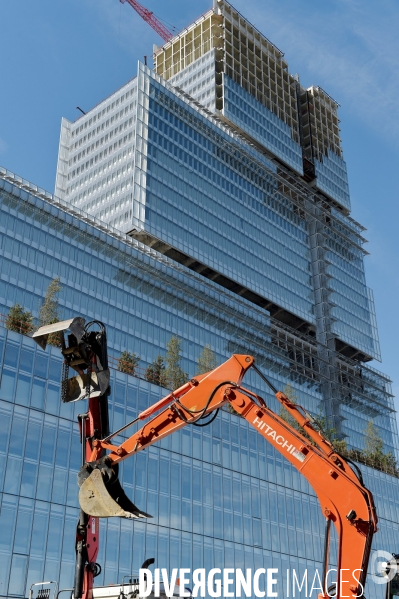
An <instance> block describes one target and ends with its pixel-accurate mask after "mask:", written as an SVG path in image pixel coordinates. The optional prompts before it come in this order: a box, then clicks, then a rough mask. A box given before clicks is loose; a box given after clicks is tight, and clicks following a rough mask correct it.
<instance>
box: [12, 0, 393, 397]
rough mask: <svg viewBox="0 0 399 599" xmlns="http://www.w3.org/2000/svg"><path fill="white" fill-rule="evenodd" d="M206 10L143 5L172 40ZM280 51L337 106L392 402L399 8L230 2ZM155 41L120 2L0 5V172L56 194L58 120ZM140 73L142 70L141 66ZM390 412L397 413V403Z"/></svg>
mask: <svg viewBox="0 0 399 599" xmlns="http://www.w3.org/2000/svg"><path fill="white" fill-rule="evenodd" d="M211 4H212V0H197V1H196V2H195V3H194V2H187V1H186V2H184V1H183V0H171V1H169V2H165V1H162V0H146V6H147V8H149V9H150V10H153V11H154V13H155V14H156V15H157V16H158V17H160V18H162V19H164V20H165V21H167V22H168V23H170V24H173V25H175V26H176V27H177V29H182V28H183V27H184V26H185V25H187V24H188V23H190V22H191V21H192V20H193V19H195V18H196V17H198V16H199V15H201V14H202V13H203V12H206V11H207V10H208V9H209V8H211ZM233 4H234V6H235V7H236V8H237V9H238V10H239V11H240V12H242V13H243V14H244V15H245V16H246V17H247V18H248V19H249V20H250V21H251V22H252V23H253V24H254V25H255V26H256V27H257V28H258V29H260V30H261V31H262V32H263V33H264V34H265V35H266V36H267V37H268V38H269V39H270V40H271V41H272V42H273V43H275V44H276V45H277V46H278V47H279V48H280V49H281V50H283V51H284V52H285V56H286V59H287V61H288V64H289V70H290V72H291V73H299V75H300V78H301V83H302V85H304V86H306V87H308V86H309V85H312V84H314V85H320V86H321V87H323V88H324V89H325V90H326V91H327V92H328V93H329V94H330V95H331V96H332V97H333V98H334V99H336V100H337V101H338V102H339V103H340V104H341V109H340V118H341V129H342V132H341V135H342V139H343V148H344V157H345V159H346V161H347V165H348V172H349V184H350V191H351V197H352V208H353V212H352V216H353V218H355V219H356V220H358V221H359V222H361V223H362V224H363V225H364V226H366V227H367V229H368V230H367V232H366V237H367V239H369V244H368V246H367V249H368V251H369V252H370V256H368V257H367V258H366V272H367V280H368V285H369V286H370V287H371V288H372V289H373V290H374V295H375V302H376V310H377V322H378V326H379V331H380V341H381V349H382V357H383V363H382V364H379V363H375V364H374V366H375V367H376V368H379V369H380V370H383V371H384V372H386V373H387V374H388V375H389V376H390V377H391V378H392V379H393V381H394V391H395V392H396V395H398V396H399V369H398V356H399V348H398V342H397V341H398V339H399V319H398V317H397V312H398V299H397V298H398V296H399V273H398V264H399V242H398V239H399V226H398V225H399V206H398V200H399V177H398V174H397V170H398V165H399V117H398V114H399V58H398V57H399V36H398V35H397V30H398V25H399V3H398V2H397V0H378V2H376V1H375V0H328V1H326V0H324V1H320V0H252V1H251V2H248V1H244V0H233ZM160 42H161V40H160V38H159V37H158V36H157V34H156V33H155V32H153V31H152V30H151V28H150V27H149V26H148V25H147V24H146V23H144V22H143V21H142V20H141V19H140V17H139V16H138V15H137V14H136V13H135V11H134V10H133V9H132V8H131V7H130V6H128V5H127V4H121V3H120V2H119V1H118V0H62V1H61V0H39V1H38V2H32V0H18V2H9V1H8V2H6V1H3V2H2V35H1V37H0V56H1V84H0V164H1V165H2V166H5V167H6V168H8V169H10V170H12V171H14V172H15V173H17V174H19V175H21V176H23V177H25V178H26V179H28V180H30V181H32V182H34V183H36V184H38V185H40V186H42V187H44V188H46V189H47V190H49V191H53V189H54V180H55V168H56V160H57V150H58V136H59V128H60V120H61V117H62V116H65V117H66V118H68V119H70V120H75V119H76V118H77V117H78V116H79V113H78V112H77V110H76V108H75V107H76V106H77V105H79V106H81V107H82V108H83V110H88V109H90V108H91V107H92V106H94V105H95V104H96V103H97V102H98V101H100V100H101V99H103V98H104V97H106V96H107V95H109V94H110V93H111V92H113V91H114V90H115V89H116V88H117V87H119V86H121V85H123V84H124V83H125V82H126V81H127V80H129V79H131V78H132V77H133V76H134V75H135V73H136V69H137V60H138V59H143V56H144V55H147V56H148V57H149V61H150V57H151V54H152V44H153V43H158V44H160ZM149 64H150V62H149ZM398 407H399V403H398Z"/></svg>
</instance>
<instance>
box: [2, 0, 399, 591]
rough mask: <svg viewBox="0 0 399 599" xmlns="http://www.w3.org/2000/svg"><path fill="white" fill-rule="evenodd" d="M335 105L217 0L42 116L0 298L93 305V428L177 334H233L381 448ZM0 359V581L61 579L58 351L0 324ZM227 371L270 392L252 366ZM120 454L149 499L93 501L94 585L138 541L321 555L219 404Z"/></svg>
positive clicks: (385, 478)
mask: <svg viewBox="0 0 399 599" xmlns="http://www.w3.org/2000/svg"><path fill="white" fill-rule="evenodd" d="M337 109H338V105H337V103H336V102H335V101H334V100H332V99H331V98H330V97H329V96H328V94H327V93H326V92H324V91H323V90H322V89H321V88H309V89H304V88H303V87H302V86H301V85H300V82H299V79H298V77H297V76H294V77H293V76H292V75H290V74H289V72H288V65H287V63H286V62H285V60H284V55H283V53H282V52H281V51H280V50H278V48H276V47H275V46H274V45H273V44H272V43H271V42H270V41H269V40H267V39H266V38H265V37H264V36H263V35H262V34H261V33H260V32H258V31H257V30H256V29H255V28H254V27H253V26H252V25H251V24H250V23H248V22H247V21H246V20H245V18H244V17H243V16H242V15H240V14H239V13H237V11H235V9H234V8H233V7H232V6H230V5H229V4H228V3H227V2H224V1H223V0H219V1H216V2H215V3H214V7H213V9H212V10H211V11H209V12H208V13H206V14H205V15H204V16H203V17H201V18H200V19H199V20H198V21H196V22H194V23H193V24H192V25H190V26H189V27H187V29H186V30H185V31H183V32H182V33H181V34H179V35H177V36H176V37H174V38H173V39H172V40H171V41H170V42H168V43H167V44H165V45H164V46H163V47H162V48H160V49H158V50H157V52H156V54H155V72H151V71H150V69H148V68H147V67H146V66H144V65H142V64H139V65H138V73H137V77H136V78H135V79H133V80H132V81H130V82H129V83H128V84H126V85H125V86H124V87H122V88H121V89H119V90H118V91H117V92H115V93H114V94H112V95H111V96H110V97H109V98H107V99H105V100H104V101H102V102H100V103H99V104H98V105H97V106H96V107H95V108H93V109H92V110H91V111H89V112H88V113H87V114H86V115H83V116H81V117H80V118H79V119H78V120H77V121H76V122H74V123H70V122H69V121H67V120H66V119H63V121H62V126H61V138H60V151H59V159H58V167H57V180H56V192H55V195H54V196H52V195H51V194H48V193H46V192H45V191H43V190H40V189H38V188H36V187H35V186H34V185H32V184H30V183H29V182H27V181H25V180H23V179H21V178H19V177H17V176H16V175H13V174H12V173H10V172H8V171H5V170H2V171H0V174H1V177H0V202H1V206H0V210H1V218H0V231H1V233H2V236H1V248H0V249H1V254H0V259H1V278H0V312H2V313H3V314H4V315H6V314H7V312H8V310H9V308H10V307H11V306H12V305H15V303H19V304H20V305H21V306H23V307H24V308H25V309H29V310H31V311H32V313H33V314H34V316H37V314H38V312H37V310H38V303H39V301H40V300H41V298H42V297H43V293H44V290H45V289H46V287H47V285H48V284H49V283H50V281H51V280H52V279H54V278H55V277H57V276H59V277H60V283H61V286H62V291H61V293H60V311H61V314H60V316H61V317H65V318H68V317H71V316H75V315H82V316H84V317H86V318H90V319H93V318H95V319H98V320H101V321H103V322H104V323H105V325H106V327H107V332H108V342H109V352H110V354H111V363H112V364H114V366H115V369H114V370H113V371H112V390H113V392H112V400H111V406H112V428H113V429H116V428H119V427H120V426H122V425H123V423H124V422H126V421H127V420H130V419H132V418H134V416H135V415H137V413H138V412H139V411H141V410H142V409H143V408H145V407H146V406H148V405H149V404H150V403H153V402H154V401H156V400H157V399H158V398H159V397H160V396H161V395H162V394H163V393H164V392H165V391H164V390H162V389H160V388H159V387H157V386H155V385H153V384H151V383H149V382H148V381H147V380H145V379H146V376H145V370H146V367H147V366H148V365H150V364H151V363H152V362H153V361H154V360H155V359H156V358H157V356H158V355H159V354H160V355H164V354H165V351H166V344H167V342H168V341H169V339H170V338H171V337H172V336H178V337H179V338H180V340H181V348H182V368H183V370H184V371H185V372H187V373H188V374H189V375H193V374H194V373H195V371H196V364H197V360H198V357H199V355H200V354H201V352H202V350H203V348H204V347H205V346H206V345H209V346H210V347H211V348H212V350H213V352H214V354H215V357H216V359H217V361H219V362H221V361H223V360H225V359H226V358H228V357H229V356H230V355H231V353H233V352H238V353H249V354H251V355H254V356H255V357H256V360H257V364H258V365H259V367H260V368H261V369H262V370H264V372H265V374H266V375H267V376H268V377H269V378H270V379H271V380H272V381H273V383H274V384H275V386H276V387H278V388H280V389H284V388H285V386H286V385H287V384H288V385H290V388H291V392H292V393H294V394H295V397H296V399H297V401H298V402H299V403H300V404H302V405H303V406H304V407H305V408H306V409H307V410H308V411H309V412H311V413H312V414H314V415H318V414H321V415H322V416H324V415H325V417H326V419H327V423H328V425H329V427H331V428H335V429H336V431H337V433H338V434H339V435H340V436H341V437H342V438H345V439H346V441H347V444H348V446H349V447H350V448H354V449H359V450H361V449H363V448H364V446H365V431H366V429H367V426H368V423H369V421H370V420H372V421H373V423H374V426H375V430H376V431H378V434H379V436H380V437H381V439H382V440H383V441H384V450H385V451H386V452H388V451H390V452H392V455H393V456H395V457H399V453H398V452H399V443H398V441H399V439H398V433H397V426H396V420H395V411H394V406H393V398H392V394H391V389H390V381H389V379H388V378H387V377H386V376H385V375H383V374H382V373H380V372H378V371H377V370H375V369H374V368H372V367H371V366H370V365H368V362H369V361H370V360H372V359H379V358H380V352H379V345H378V335H377V329H376V323H375V315H374V306H373V299H372V292H371V290H370V289H369V288H368V287H367V286H366V281H365V275H364V263H363V258H364V255H365V251H364V249H363V243H364V237H363V231H364V229H363V227H362V226H361V225H359V224H358V223H357V222H356V221H355V220H353V218H352V217H351V216H350V202H349V192H348V184H347V176H346V165H345V162H344V160H343V157H342V149H341V145H340V139H339V128H338V123H339V121H338V115H337ZM125 350H127V351H131V352H136V354H138V356H139V357H140V364H139V367H138V369H137V370H136V373H135V376H129V375H127V374H125V373H122V372H120V371H117V370H116V367H117V360H118V357H119V356H120V354H121V352H122V351H125ZM0 369H1V370H0V374H1V379H0V410H1V418H0V427H2V432H1V434H0V452H2V456H3V457H2V463H4V464H5V468H4V469H3V470H0V501H1V502H2V503H1V512H0V518H1V522H0V530H2V531H3V532H2V534H1V535H0V555H1V559H0V597H24V596H26V594H27V592H28V590H29V586H30V584H31V583H32V582H36V581H38V580H40V579H42V580H43V579H46V580H48V579H52V580H59V581H60V584H61V586H62V587H64V588H65V587H67V588H68V587H70V586H71V583H72V579H73V562H74V528H75V523H76V519H77V497H76V495H77V488H76V480H75V474H76V472H77V470H78V468H79V461H80V458H79V456H80V447H79V440H78V431H77V425H76V416H77V414H78V413H79V412H80V411H81V409H82V408H81V405H80V404H75V405H74V406H71V405H62V404H61V401H60V398H59V387H60V370H61V359H60V355H59V352H58V350H57V349H56V348H51V349H50V351H46V352H43V351H42V350H41V349H39V348H38V347H35V346H34V343H33V341H32V340H31V339H30V338H29V337H28V336H22V335H20V334H18V333H16V332H13V331H7V329H5V328H4V326H0ZM248 384H250V385H251V387H252V388H253V389H254V390H256V392H258V393H259V394H260V395H262V396H263V397H265V399H266V400H267V403H268V405H269V406H270V407H271V408H272V409H274V410H276V411H279V406H278V405H277V402H276V400H275V398H274V397H273V396H272V395H271V393H270V391H269V390H268V389H267V388H266V387H265V386H264V385H263V383H262V382H261V381H259V380H258V379H256V378H253V377H252V376H250V377H249V380H248ZM361 468H362V470H363V472H364V474H365V478H366V483H367V484H368V486H369V487H370V488H371V490H372V491H373V493H374V494H375V498H376V503H377V510H378V514H379V518H380V524H379V528H380V532H379V533H378V534H377V535H376V536H375V542H374V545H373V547H374V548H375V549H385V550H387V551H391V552H397V551H398V547H397V545H395V543H396V542H397V541H396V539H397V537H398V531H399V524H398V522H399V500H398V497H399V494H398V485H399V483H398V479H397V477H395V476H394V475H393V474H391V475H389V474H386V473H384V472H381V471H380V470H376V469H373V468H369V467H366V466H362V467H361ZM122 471H123V472H122V479H123V484H124V487H125V489H126V491H127V494H128V495H130V497H131V498H132V499H133V500H134V502H135V503H136V505H138V506H139V507H140V508H142V509H143V510H145V511H147V512H149V513H151V514H153V516H154V518H153V520H152V521H150V522H134V523H131V522H119V521H116V520H110V521H108V522H105V523H102V530H103V532H102V535H103V540H102V542H101V548H102V549H101V555H100V557H99V562H100V563H101V564H102V566H103V572H102V574H101V576H100V577H99V578H98V579H96V582H97V580H98V581H99V582H98V584H101V583H106V584H108V583H118V582H121V581H122V578H123V576H126V575H129V574H131V572H132V571H137V569H138V567H139V566H140V564H141V563H142V562H143V561H144V558H145V557H156V560H157V566H158V567H167V568H173V567H188V568H191V569H193V568H198V567H205V568H206V569H210V568H212V567H223V566H224V567H235V568H244V567H245V568H259V567H277V568H279V569H280V570H281V571H282V570H284V569H285V568H288V567H289V568H295V569H296V570H297V571H299V572H302V571H303V569H304V568H306V567H307V568H309V570H311V571H314V569H315V568H318V569H319V570H320V571H321V560H322V547H323V539H324V522H323V518H322V514H321V512H320V510H319V507H318V505H317V500H316V498H315V495H314V493H313V491H312V489H311V488H310V487H309V485H308V484H307V483H306V481H305V480H304V479H303V478H302V477H300V476H299V474H298V473H297V472H296V470H294V469H293V468H292V467H291V466H290V465H289V464H288V463H286V462H284V461H283V460H282V459H281V457H280V455H279V454H277V453H276V452H275V450H274V449H273V448H272V447H271V446H269V445H267V444H266V442H265V441H264V440H263V439H262V438H260V437H259V436H258V435H256V433H255V432H254V431H252V430H249V429H248V426H247V424H246V422H244V421H243V420H242V419H240V418H238V417H237V416H236V415H234V414H230V413H228V412H222V414H221V416H220V418H218V419H216V420H215V422H214V423H213V424H212V425H210V426H209V427H205V428H204V429H199V430H198V429H195V430H194V429H193V430H192V429H190V428H187V429H184V430H183V431H181V432H180V433H177V434H175V435H172V436H171V437H170V438H167V439H165V440H163V441H162V442H161V443H160V444H159V445H158V446H157V445H155V446H153V447H151V448H150V450H149V451H148V452H144V453H142V454H141V453H140V454H138V456H137V457H136V458H135V459H130V460H126V461H125V462H124V463H123V468H122ZM333 545H334V543H333ZM280 583H281V580H280V581H279V584H280ZM382 593H383V587H380V586H378V585H373V584H370V585H369V586H368V588H367V589H366V594H367V596H368V597H369V598H370V597H371V598H374V597H382ZM303 594H304V593H303ZM279 596H285V593H284V591H283V589H282V588H280V587H279Z"/></svg>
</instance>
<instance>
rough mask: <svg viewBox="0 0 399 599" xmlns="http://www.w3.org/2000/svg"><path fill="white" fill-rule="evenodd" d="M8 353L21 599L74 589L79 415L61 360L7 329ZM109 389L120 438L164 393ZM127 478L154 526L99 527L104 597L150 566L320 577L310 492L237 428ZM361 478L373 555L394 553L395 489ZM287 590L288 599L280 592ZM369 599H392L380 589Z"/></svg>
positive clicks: (14, 580)
mask: <svg viewBox="0 0 399 599" xmlns="http://www.w3.org/2000/svg"><path fill="white" fill-rule="evenodd" d="M0 348H1V353H0V363H1V387H0V413H1V414H0V427H1V434H0V439H1V445H0V453H1V461H2V464H4V468H3V469H2V471H1V476H0V505H1V509H0V526H1V531H2V534H1V535H0V554H1V559H0V585H1V586H0V596H2V597H25V596H27V592H28V590H29V587H30V585H31V584H32V583H33V582H37V581H40V580H59V582H60V585H61V588H70V587H71V584H72V580H73V571H74V536H75V526H76V522H77V518H78V508H77V482H76V476H77V472H78V469H79V467H80V442H79V435H78V426H77V423H76V417H77V414H78V413H79V411H81V408H82V404H80V403H77V404H69V405H65V404H61V402H60V393H59V387H60V370H61V360H60V356H59V351H58V350H55V349H54V348H51V349H50V351H46V352H43V351H42V350H41V349H39V348H38V346H37V345H36V344H35V343H34V342H33V341H32V340H31V339H30V338H27V337H22V336H21V335H19V334H16V333H13V332H10V331H6V330H5V329H4V328H3V327H0ZM111 386H112V401H111V406H110V416H111V428H112V429H114V430H115V429H116V428H118V427H120V426H121V425H122V424H123V423H125V422H126V421H128V420H131V419H133V418H134V417H135V416H137V414H138V412H140V411H141V410H143V409H144V408H145V407H147V406H148V405H150V404H151V403H153V402H154V401H155V400H157V399H158V398H159V397H160V395H161V393H162V390H161V389H159V388H158V387H156V386H154V385H151V384H149V383H148V382H147V381H144V380H140V379H138V378H136V377H132V376H128V375H126V374H124V373H121V372H118V371H115V370H111ZM121 470H122V472H121V479H122V481H123V486H124V489H125V490H126V492H127V495H128V496H129V497H131V498H132V499H133V500H134V502H135V503H136V505H138V506H139V507H141V508H142V509H144V510H146V511H147V512H149V513H150V514H151V515H152V516H153V518H152V519H151V520H150V521H148V522H140V521H135V522H134V523H132V522H131V521H120V520H118V519H110V520H108V521H107V520H102V521H101V551H100V555H99V558H98V561H99V563H100V564H102V566H103V572H102V574H101V575H100V577H99V578H97V579H96V585H97V586H99V585H102V584H117V583H119V582H121V581H122V578H123V576H127V575H129V574H131V573H132V572H135V573H136V572H137V570H138V568H139V567H140V565H141V563H142V562H143V561H144V559H145V558H147V557H155V559H156V565H157V567H166V568H168V569H172V568H174V567H186V568H190V569H195V568H200V567H204V568H206V569H207V570H210V569H211V568H212V567H234V568H242V569H244V568H252V569H253V568H260V567H264V568H267V567H275V568H278V569H279V572H285V571H286V568H290V569H296V571H297V572H303V570H304V568H308V570H309V575H310V576H312V573H313V572H314V570H315V569H316V568H317V569H318V570H319V572H321V567H322V565H321V556H322V551H323V541H324V518H323V517H322V513H321V510H320V509H319V506H318V502H317V499H316V498H315V496H314V493H313V491H312V489H311V488H310V487H309V485H308V484H307V482H306V480H305V479H304V478H303V477H301V476H300V475H299V473H298V472H297V471H296V470H295V469H294V468H293V467H291V465H290V464H289V463H288V462H285V461H284V460H282V459H281V456H280V455H279V454H277V453H276V452H275V450H274V449H273V448H272V446H271V445H269V444H267V443H266V442H265V440H264V439H263V438H262V437H260V436H259V435H257V434H256V433H255V431H254V430H253V429H252V428H249V427H248V425H247V423H246V422H245V421H243V420H242V419H241V418H238V417H236V416H234V415H232V414H229V413H227V412H222V413H221V414H220V416H219V417H218V418H217V419H216V420H215V421H214V423H213V424H212V425H211V426H209V427H206V428H205V429H195V428H187V429H184V430H182V431H180V432H179V433H176V434H174V435H173V436H171V437H168V438H166V439H164V440H163V441H162V442H161V443H160V444H159V445H156V446H153V447H151V448H149V450H148V451H146V452H143V453H140V454H138V455H137V456H136V457H135V458H132V459H129V460H126V461H124V462H123V463H122V469H121ZM362 470H363V471H364V474H365V482H366V484H367V485H368V486H369V487H370V489H371V490H372V491H373V493H374V496H375V499H376V504H377V510H378V514H379V532H378V534H377V535H376V536H375V540H374V549H384V550H388V551H395V550H396V549H397V547H396V542H397V536H398V533H399V524H398V521H399V500H398V492H397V490H398V484H399V483H398V480H397V479H395V478H393V477H391V476H388V475H386V474H383V473H380V472H377V471H375V470H372V469H370V468H366V467H362ZM335 550H336V545H335V541H334V543H333V551H335ZM279 579H280V576H279ZM278 590H279V596H284V592H285V591H284V590H283V589H282V588H281V585H280V584H279V589H278ZM366 592H367V596H368V597H371V598H374V597H382V593H381V587H377V586H376V585H372V584H369V585H368V587H367V589H366ZM299 596H305V595H304V593H302V594H299Z"/></svg>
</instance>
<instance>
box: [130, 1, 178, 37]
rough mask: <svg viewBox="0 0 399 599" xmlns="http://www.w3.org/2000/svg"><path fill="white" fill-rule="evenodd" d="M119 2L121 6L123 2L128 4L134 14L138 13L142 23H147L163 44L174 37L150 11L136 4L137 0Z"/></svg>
mask: <svg viewBox="0 0 399 599" xmlns="http://www.w3.org/2000/svg"><path fill="white" fill-rule="evenodd" d="M120 2H121V3H122V4H124V3H125V2H127V3H128V4H130V6H131V7H132V8H134V10H135V11H136V12H138V14H139V15H140V17H141V18H142V19H144V21H147V23H148V24H149V25H151V27H152V28H153V29H154V31H156V32H157V33H158V35H160V36H161V38H162V39H163V40H164V42H168V41H169V40H171V39H172V37H173V36H174V33H172V32H171V31H169V29H167V28H166V27H165V25H163V24H162V23H161V22H160V21H159V19H157V18H156V16H155V15H154V13H153V12H152V11H151V10H148V8H145V7H144V6H142V5H141V4H140V3H139V2H137V0H120Z"/></svg>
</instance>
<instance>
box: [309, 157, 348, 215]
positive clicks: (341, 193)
mask: <svg viewBox="0 0 399 599" xmlns="http://www.w3.org/2000/svg"><path fill="white" fill-rule="evenodd" d="M315 171H316V176H317V187H318V188H319V189H320V190H321V191H324V192H325V193H326V194H327V195H328V196H329V197H331V198H333V199H334V200H336V201H337V202H338V203H339V204H341V205H342V206H344V207H345V208H346V209H347V210H350V208H351V205H350V197H349V185H348V173H347V170H346V163H345V160H344V159H343V158H341V157H340V156H337V155H336V154H334V152H332V151H329V152H328V151H327V156H325V155H324V156H322V157H321V160H317V159H316V160H315Z"/></svg>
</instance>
